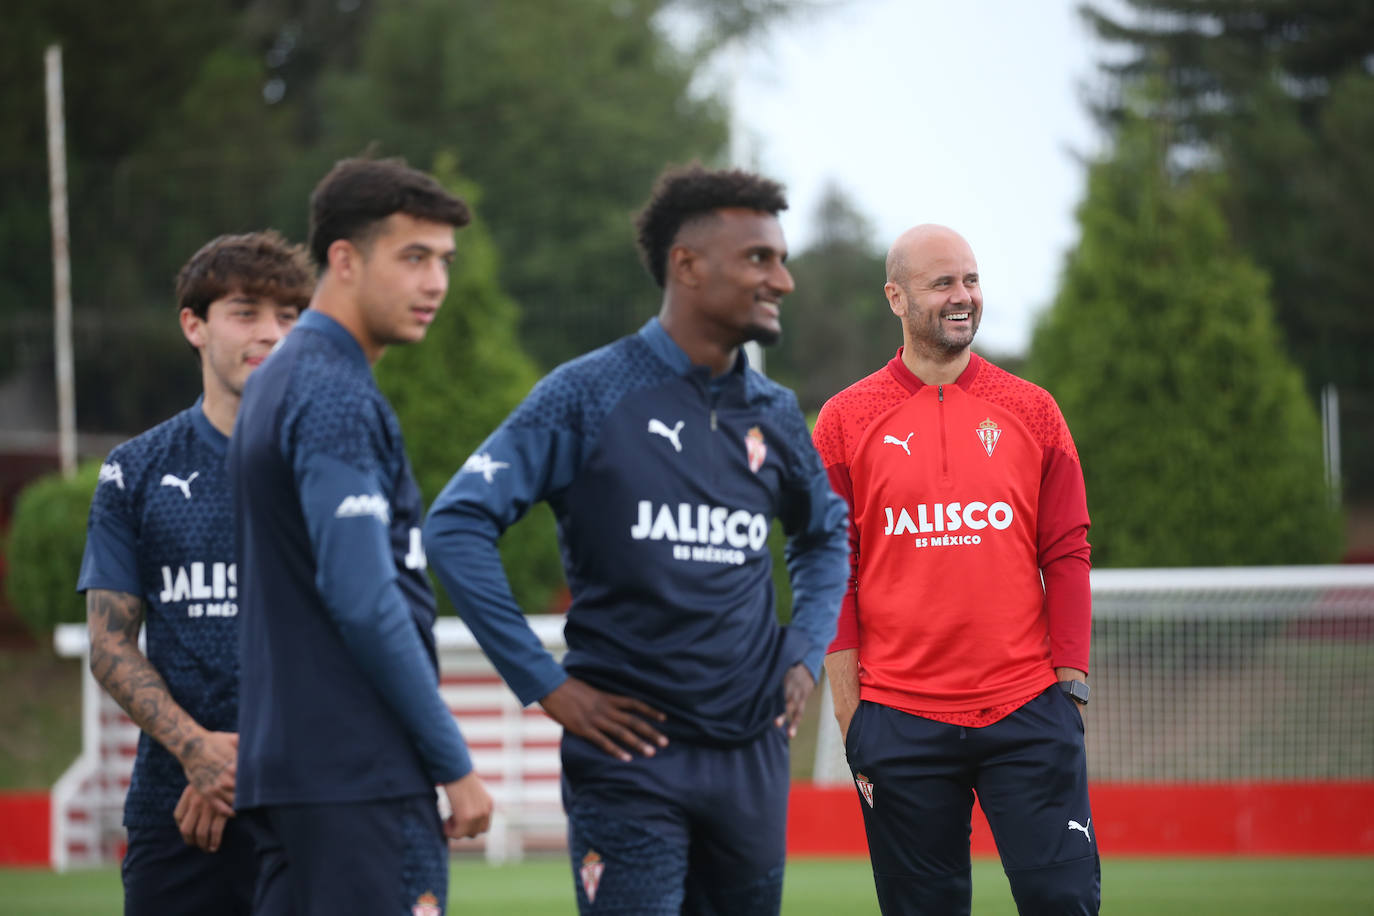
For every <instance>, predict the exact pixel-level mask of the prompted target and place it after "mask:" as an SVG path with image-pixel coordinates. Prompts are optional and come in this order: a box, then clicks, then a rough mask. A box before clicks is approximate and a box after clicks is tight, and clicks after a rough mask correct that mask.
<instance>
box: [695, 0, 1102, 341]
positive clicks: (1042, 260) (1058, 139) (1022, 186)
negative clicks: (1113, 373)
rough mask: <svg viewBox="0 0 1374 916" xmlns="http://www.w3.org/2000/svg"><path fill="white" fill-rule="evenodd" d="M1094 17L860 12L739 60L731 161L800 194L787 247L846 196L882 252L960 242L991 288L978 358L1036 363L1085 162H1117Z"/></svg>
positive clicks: (971, 10) (1071, 9) (803, 239)
mask: <svg viewBox="0 0 1374 916" xmlns="http://www.w3.org/2000/svg"><path fill="white" fill-rule="evenodd" d="M1078 2H1079V0H1034V2H1023V0H960V2H957V3H956V2H947V0H852V2H850V3H848V4H844V5H842V6H840V7H838V8H837V9H834V10H831V11H826V12H823V13H821V14H819V15H813V16H809V17H808V18H806V19H798V20H795V21H789V22H784V23H782V24H779V25H776V26H774V27H772V28H771V29H770V31H769V33H768V35H767V36H766V37H765V38H764V39H763V40H761V41H758V42H756V43H755V44H753V45H750V46H748V47H745V48H743V49H740V50H738V51H736V52H734V53H732V54H730V55H728V56H727V57H726V58H725V59H724V60H723V61H722V63H721V72H722V73H723V74H724V76H723V78H722V80H721V81H722V83H723V84H724V85H725V86H726V87H727V88H726V91H727V92H728V93H729V97H730V98H731V100H732V107H733V110H734V116H735V119H736V120H735V132H736V134H737V140H736V147H735V151H734V153H733V158H734V159H735V161H736V164H739V165H744V166H746V167H750V168H754V169H756V170H758V171H760V172H762V173H763V174H766V175H768V176H769V177H771V178H774V179H777V180H779V181H781V182H783V183H784V184H785V185H786V186H787V190H788V198H789V202H790V204H791V207H790V209H789V210H787V211H786V212H784V213H783V214H782V224H783V230H784V232H785V234H786V236H787V240H788V246H789V248H790V249H791V250H792V251H793V252H799V251H802V250H804V249H805V247H806V245H807V243H808V241H809V237H811V236H813V235H814V232H813V231H812V228H811V224H812V223H813V222H814V219H815V211H816V208H817V206H818V204H819V201H820V199H821V196H822V193H823V191H824V189H825V188H826V187H827V186H829V185H832V184H833V185H838V186H839V187H840V188H841V189H842V190H843V191H844V192H845V193H846V195H847V196H848V197H849V198H850V200H851V201H852V202H853V203H854V204H855V205H856V206H857V209H858V210H859V211H860V212H861V213H863V214H864V215H865V216H867V217H868V219H869V220H870V221H871V222H872V225H873V228H874V239H873V242H874V247H875V250H878V251H882V252H885V251H886V250H887V247H888V245H889V244H891V242H892V240H893V239H895V238H896V237H897V235H899V234H900V233H901V232H902V231H903V230H904V229H906V228H908V227H909V226H912V225H915V224H917V223H927V222H933V223H943V224H945V225H948V226H950V227H952V228H954V229H956V230H957V231H959V232H960V233H962V234H963V235H964V237H965V238H967V239H968V240H969V243H970V244H971V245H972V247H973V251H974V255H975V257H976V258H977V259H978V266H979V270H980V272H981V274H982V282H983V293H984V304H983V322H982V326H981V329H980V330H979V332H978V344H980V345H981V347H976V349H981V350H983V351H984V352H988V353H994V354H998V353H1000V354H1019V353H1024V352H1025V350H1026V349H1027V347H1028V345H1029V342H1030V334H1031V328H1032V322H1033V321H1034V318H1035V315H1036V313H1037V312H1039V311H1041V310H1042V309H1044V308H1045V307H1046V306H1047V305H1048V304H1049V303H1050V302H1051V300H1052V299H1053V298H1054V295H1055V291H1056V289H1057V286H1058V279H1059V274H1060V271H1061V269H1062V267H1063V263H1064V256H1065V254H1066V253H1067V252H1068V251H1069V250H1070V249H1071V248H1072V246H1073V245H1074V244H1075V242H1076V240H1077V238H1078V228H1077V222H1076V220H1075V217H1074V211H1075V208H1076V207H1077V205H1078V203H1079V202H1080V201H1081V199H1082V196H1083V192H1084V186H1085V178H1086V170H1085V168H1084V165H1083V159H1084V157H1090V156H1093V155H1096V154H1097V153H1099V152H1100V150H1101V148H1102V137H1101V132H1100V131H1099V130H1098V129H1097V128H1096V126H1095V125H1094V124H1093V123H1092V120H1091V118H1090V117H1089V115H1088V112H1087V109H1086V107H1085V105H1084V103H1083V91H1084V87H1085V86H1088V85H1092V84H1096V79H1095V74H1096V63H1097V61H1098V60H1099V59H1100V58H1101V57H1103V56H1104V54H1105V53H1106V52H1105V50H1104V49H1103V47H1102V46H1101V45H1100V43H1098V42H1096V40H1095V39H1093V38H1092V37H1091V36H1090V35H1089V33H1088V32H1087V30H1086V28H1085V27H1084V26H1083V25H1082V23H1081V21H1080V20H1079V18H1078V15H1077V13H1076V7H1077V4H1078ZM882 282H883V278H882V277H875V278H874V287H875V295H881V286H882Z"/></svg>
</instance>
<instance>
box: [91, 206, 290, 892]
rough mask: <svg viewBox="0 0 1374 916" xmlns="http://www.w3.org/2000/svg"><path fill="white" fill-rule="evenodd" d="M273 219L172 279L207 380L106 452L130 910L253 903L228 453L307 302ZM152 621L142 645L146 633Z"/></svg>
mask: <svg viewBox="0 0 1374 916" xmlns="http://www.w3.org/2000/svg"><path fill="white" fill-rule="evenodd" d="M314 282H315V275H314V271H313V270H311V268H310V264H309V262H308V260H307V259H306V256H305V251H304V249H302V248H301V247H300V246H292V245H288V244H287V243H286V241H285V240H284V239H283V238H282V237H281V236H279V235H278V234H277V233H275V232H270V231H269V232H254V233H249V234H246V235H224V236H220V237H219V238H216V239H214V240H213V241H211V242H209V243H208V244H206V245H205V246H204V247H202V248H201V249H200V250H199V251H197V252H196V253H195V255H193V256H192V257H191V259H190V260H189V261H188V262H187V263H186V265H185V266H184V267H182V269H181V272H180V273H179V274H178V276H177V280H176V300H177V308H178V312H179V315H180V321H181V331H182V334H184V335H185V337H186V340H187V342H188V343H189V344H190V345H191V347H192V349H194V350H195V351H196V353H197V354H198V358H199V360H200V374H201V383H202V387H203V393H202V395H201V397H200V398H198V399H197V400H196V403H195V404H193V405H192V406H191V407H188V408H187V409H186V410H183V411H182V412H181V413H179V414H177V415H176V416H175V417H172V418H171V419H170V420H168V421H166V422H165V423H162V424H160V425H158V426H155V427H153V428H152V429H150V430H148V431H147V432H145V433H143V434H142V435H140V436H138V437H136V438H134V439H131V440H130V441H128V442H126V443H124V444H123V445H120V446H119V447H118V448H116V449H115V450H114V451H113V452H112V453H111V454H110V457H109V458H108V459H106V461H105V464H104V465H103V466H102V467H101V468H100V482H99V483H98V484H97V485H96V490H95V497H94V499H93V500H92V502H91V515H90V522H89V527H88V533H87V538H86V552H85V556H84V557H83V558H82V563H81V574H80V579H79V581H78V585H77V588H78V589H79V590H81V591H83V592H85V594H86V617H87V624H88V627H89V630H90V640H91V672H92V673H93V674H94V675H95V678H96V680H97V681H99V683H100V685H101V686H102V687H103V688H104V689H105V690H106V692H108V693H109V694H110V696H112V697H113V698H114V699H115V701H116V702H117V703H119V705H120V706H122V707H123V708H124V710H125V711H126V712H127V713H128V714H129V717H130V718H132V719H133V720H134V722H135V723H137V724H138V726H139V727H140V728H141V729H142V730H143V731H142V734H140V735H139V740H138V752H137V756H136V757H135V758H134V772H133V778H132V780H131V782H130V784H129V792H128V795H127V796H126V797H125V802H124V825H125V827H127V828H128V831H129V847H128V852H127V854H126V855H125V856H124V862H123V868H122V870H123V879H124V912H125V913H127V914H131V916H132V914H141V913H147V914H176V913H187V914H191V913H195V914H219V913H223V914H246V913H248V912H249V908H250V906H251V904H252V900H253V887H254V883H255V880H256V876H257V865H256V863H255V861H254V851H253V844H252V842H251V840H250V839H249V837H248V835H247V833H246V832H245V831H244V828H243V827H242V825H241V824H240V823H238V822H237V821H236V820H233V819H232V818H233V813H234V809H233V804H234V781H235V780H234V777H235V763H234V760H235V754H236V748H237V742H238V735H237V730H238V726H237V724H236V716H237V712H238V710H237V701H238V695H239V665H238V604H237V597H238V595H237V576H236V566H235V561H234V541H233V514H232V505H231V503H232V500H231V496H230V490H229V481H228V478H227V477H226V475H225V470H224V456H225V451H226V449H227V448H228V442H229V439H228V437H229V433H230V431H231V430H232V429H233V425H234V418H235V416H237V414H238V410H239V402H240V399H241V396H242V394H243V386H244V382H245V381H246V379H247V378H248V375H249V373H251V372H253V371H254V370H256V369H257V367H258V366H259V365H260V364H261V363H262V361H263V360H264V359H265V358H266V357H267V354H268V353H270V352H271V350H272V348H273V347H274V346H275V345H276V344H277V343H278V341H280V340H281V338H282V337H283V335H285V334H286V332H287V331H289V330H290V329H291V327H292V325H294V324H295V323H296V319H297V317H298V316H299V315H300V312H301V310H302V309H304V308H305V307H306V306H307V305H308V304H309V302H310V294H311V290H312V289H313V287H314ZM145 622H146V624H147V628H148V632H147V653H146V654H145V653H144V652H143V651H142V650H141V649H140V648H139V645H138V636H139V630H140V629H142V628H143V625H144V623H145Z"/></svg>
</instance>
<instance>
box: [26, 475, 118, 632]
mask: <svg viewBox="0 0 1374 916" xmlns="http://www.w3.org/2000/svg"><path fill="white" fill-rule="evenodd" d="M99 473H100V462H98V461H92V462H90V463H88V464H84V465H82V466H81V468H80V469H79V470H78V471H77V474H76V476H75V477H74V478H72V479H71V480H66V479H64V478H63V477H62V475H61V474H49V475H47V476H45V477H40V478H38V479H37V480H35V481H34V482H33V483H31V484H29V485H28V486H27V487H25V488H24V490H23V492H21V493H20V494H19V499H18V500H17V501H16V502H15V506H14V516H13V518H12V519H11V520H10V532H9V537H8V539H7V541H6V543H5V558H6V562H7V563H8V565H9V574H8V575H7V576H6V578H5V593H6V595H7V597H8V598H9V601H10V604H11V605H12V606H13V607H14V609H15V611H16V612H17V613H18V614H19V617H20V618H21V619H22V620H23V621H24V623H25V624H26V625H27V626H28V628H29V630H30V632H32V633H33V634H34V635H35V636H37V637H39V638H40V639H43V638H46V637H47V635H48V634H49V633H51V632H52V629H53V627H55V626H57V624H59V623H85V621H86V603H85V601H83V600H82V598H81V596H80V595H78V594H77V593H76V577H77V574H78V573H79V572H80V571H81V552H82V550H84V549H85V546H86V516H87V515H88V514H89V513H90V511H91V495H92V494H93V493H94V492H95V485H96V480H97V479H98V477H99Z"/></svg>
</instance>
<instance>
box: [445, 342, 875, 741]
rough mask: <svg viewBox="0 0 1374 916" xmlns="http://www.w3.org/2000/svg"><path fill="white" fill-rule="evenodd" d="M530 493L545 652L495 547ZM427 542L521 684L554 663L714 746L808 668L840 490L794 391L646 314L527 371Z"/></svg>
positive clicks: (556, 675) (457, 596) (831, 621)
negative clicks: (540, 543)
mask: <svg viewBox="0 0 1374 916" xmlns="http://www.w3.org/2000/svg"><path fill="white" fill-rule="evenodd" d="M540 500H546V501H547V502H548V503H549V505H550V507H552V509H553V512H554V515H555V517H556V518H557V521H558V533H559V541H560V545H561V547H562V552H563V563H564V569H565V572H566V575H567V579H568V586H569V589H570V590H571V593H572V605H571V607H570V608H569V611H568V619H567V624H566V627H565V636H566V638H567V643H568V653H567V655H566V656H565V657H564V660H563V665H562V666H561V667H560V665H559V664H558V663H557V662H556V661H555V660H554V659H553V657H552V656H551V655H550V654H549V653H548V652H547V651H546V650H545V649H544V648H543V647H542V646H541V645H540V643H539V641H538V639H537V638H536V637H535V636H534V633H533V632H532V631H531V630H530V628H529V626H528V625H527V624H526V622H525V620H524V618H523V616H522V615H521V612H520V609H519V607H518V606H517V605H516V603H515V601H514V599H513V597H512V596H511V592H510V587H509V583H508V582H507V581H506V578H505V574H504V571H503V569H502V567H501V562H500V556H499V554H498V553H497V549H496V542H497V539H498V538H499V537H500V535H501V533H502V532H503V531H504V530H505V529H506V528H507V527H508V526H510V525H511V524H512V523H514V522H515V521H516V520H517V519H519V518H520V517H521V516H522V515H523V514H524V513H525V512H526V511H527V510H528V509H529V507H530V506H531V505H533V504H534V503H536V502H539V501H540ZM774 518H779V519H781V520H782V523H783V528H784V531H785V532H786V533H787V535H788V546H787V562H788V567H789V572H790V574H791V583H792V591H793V616H792V624H791V626H789V627H780V626H779V625H778V623H777V620H776V617H775V614H774V596H773V580H772V557H771V555H770V553H769V550H768V545H767V543H766V541H767V536H768V531H769V527H770V526H771V524H772V521H773V519H774ZM425 549H426V551H427V553H428V555H429V556H430V557H432V558H433V560H434V565H435V572H436V573H437V574H438V576H439V579H440V581H441V582H442V583H443V585H444V587H445V589H447V590H448V592H449V594H450V596H451V597H452V598H453V602H454V605H455V606H456V607H457V609H458V612H459V614H460V615H462V617H463V620H464V621H465V622H466V623H467V624H468V626H469V627H470V628H471V629H472V631H473V633H474V635H475V636H476V637H477V639H478V642H479V643H480V644H481V646H482V649H483V650H484V651H485V652H486V653H487V655H488V656H490V658H491V659H492V662H493V663H494V664H495V665H496V667H497V669H498V670H499V671H500V672H501V675H502V677H504V678H505V680H506V682H507V683H508V684H510V686H511V688H512V689H513V690H514V691H515V693H516V695H517V696H519V698H520V699H521V701H522V702H525V703H530V702H533V701H535V700H539V699H542V698H543V697H544V696H546V695H547V694H548V693H549V692H550V691H552V690H553V689H554V688H556V687H558V686H559V685H560V684H561V683H562V682H563V681H564V680H565V679H566V678H567V676H568V675H569V674H571V675H573V676H575V677H577V678H579V679H582V680H585V681H587V682H588V683H590V684H592V685H594V686H596V687H598V688H601V689H603V690H608V691H612V692H615V693H619V694H624V695H627V696H632V697H637V698H639V699H642V700H644V701H645V702H646V703H649V704H650V705H652V706H654V707H655V708H657V709H659V710H661V711H662V712H664V713H665V714H666V715H667V716H668V720H667V722H666V723H665V724H664V725H663V726H662V730H663V731H664V733H665V734H667V735H669V736H670V737H672V738H675V739H683V740H688V741H695V742H699V743H706V744H716V745H726V746H729V745H736V744H742V743H745V742H747V741H750V740H752V739H754V738H755V737H757V736H758V735H760V734H762V733H763V731H764V730H765V729H766V728H767V727H768V725H769V723H771V722H772V721H773V720H774V719H775V718H776V717H777V716H778V715H779V714H780V713H781V712H782V710H783V705H784V704H783V695H782V678H783V674H784V672H785V671H786V669H787V668H789V667H791V666H792V665H794V664H796V663H797V662H805V663H806V665H807V667H808V669H809V670H810V671H811V674H812V676H813V677H816V676H818V675H819V671H820V666H821V661H822V659H823V657H824V654H825V650H826V647H827V646H828V644H829V642H830V640H831V638H832V637H833V636H834V632H835V620H836V617H837V615H838V612H839V607H840V600H841V597H842V596H843V593H844V589H845V585H846V582H847V579H848V576H849V562H848V520H847V514H846V509H845V505H844V502H843V500H841V499H840V498H839V497H838V496H836V495H835V493H834V492H833V491H832V490H831V488H830V484H829V482H828V480H827V478H826V475H825V471H824V469H823V468H822V466H821V462H820V459H819V457H818V456H817V454H816V451H815V448H814V447H813V445H812V443H811V437H810V435H809V433H808V432H807V428H806V422H805V420H804V419H803V418H802V415H801V412H800V410H799V409H798V407H797V401H796V397H795V396H794V395H793V393H792V392H791V391H790V390H788V389H786V388H784V387H782V386H780V385H778V384H776V383H774V382H771V381H769V380H768V379H767V378H765V377H764V376H762V375H760V374H759V373H757V372H754V371H753V370H750V369H749V368H748V366H747V362H746V360H745V359H744V356H743V354H742V353H741V354H740V357H739V359H738V360H737V362H736V364H735V366H734V368H733V369H732V370H731V371H730V372H728V373H726V374H725V375H724V376H722V377H721V378H720V379H717V380H715V382H712V380H711V379H710V377H709V370H708V369H707V368H706V367H702V366H695V367H694V366H692V365H691V362H690V360H689V359H688V357H687V354H686V353H685V352H683V350H682V349H681V348H680V347H678V346H677V344H676V343H674V342H673V340H672V338H670V337H669V336H668V333H667V332H666V331H665V330H664V329H663V327H662V326H661V325H660V324H659V322H658V320H657V319H651V320H650V321H649V322H648V323H647V324H646V325H645V326H644V327H643V328H642V329H641V330H640V331H639V332H638V333H637V334H633V335H630V336H628V337H625V338H622V339H621V340H619V341H616V342H615V343H612V344H610V345H608V346H606V347H603V348H601V349H599V350H596V351H593V352H591V353H588V354H586V355H585V356H582V357H580V358H578V359H575V360H573V361H572V362H569V363H565V364H564V365H562V366H560V367H558V368H557V369H555V370H554V371H553V372H552V373H550V374H549V375H548V376H547V377H546V378H544V379H543V380H542V381H541V382H540V383H539V384H538V385H536V386H535V388H534V390H533V391H532V392H530V395H529V396H528V397H527V398H526V399H525V401H524V402H523V403H522V404H520V406H519V407H517V408H516V409H515V410H514V411H513V412H512V413H511V415H510V416H509V417H507V418H506V420H505V422H503V423H502V424H501V426H500V427H499V428H498V429H497V430H496V431H495V432H494V433H492V435H491V436H490V437H489V438H488V439H487V440H486V441H485V442H484V443H483V444H482V445H481V446H480V447H479V448H478V450H477V451H476V453H474V454H473V455H472V456H471V457H470V458H468V460H467V461H466V462H465V463H464V464H463V466H462V467H461V468H460V469H459V470H458V472H457V473H456V474H455V475H454V476H453V478H452V479H451V480H450V481H449V483H448V485H447V486H446V487H445V488H444V491H443V493H441V494H440V495H439V498H438V499H437V500H436V501H435V503H434V505H433V507H432V508H431V510H430V514H429V518H428V520H427V521H426V523H425ZM565 672H566V673H565Z"/></svg>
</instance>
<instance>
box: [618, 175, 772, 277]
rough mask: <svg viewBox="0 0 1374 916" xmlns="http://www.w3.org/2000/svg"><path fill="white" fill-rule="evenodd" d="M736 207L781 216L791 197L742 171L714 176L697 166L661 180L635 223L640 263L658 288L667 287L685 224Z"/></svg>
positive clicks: (767, 180)
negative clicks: (670, 255)
mask: <svg viewBox="0 0 1374 916" xmlns="http://www.w3.org/2000/svg"><path fill="white" fill-rule="evenodd" d="M734 207H738V208H742V209H745V210H757V211H759V212H760V213H771V214H772V215H774V216H777V215H778V213H779V211H782V210H786V209H787V197H786V196H785V195H784V193H783V187H782V185H780V184H778V183H777V182H776V181H771V180H769V179H767V178H764V177H762V176H760V175H755V174H754V173H753V172H745V171H743V170H741V169H721V170H719V171H712V170H709V169H706V168H703V167H702V166H701V164H700V163H695V162H694V163H692V164H691V165H687V166H683V167H680V168H670V169H668V170H667V171H665V172H664V173H663V174H662V175H660V176H659V177H658V181H657V182H655V183H654V190H653V192H652V193H651V194H650V195H649V202H648V203H646V204H645V205H644V209H643V210H641V211H640V212H639V216H637V217H636V218H635V232H636V242H637V244H638V247H639V257H640V260H642V261H643V262H644V266H645V268H647V269H648V271H649V275H650V276H652V277H653V278H654V282H655V283H657V284H658V285H659V286H660V287H662V286H663V284H664V279H665V275H666V273H667V266H668V250H669V249H670V248H672V246H673V240H674V239H676V238H677V234H678V232H679V231H680V230H681V229H682V227H683V225H684V224H686V223H689V222H692V221H693V220H695V219H698V218H699V217H703V216H707V215H709V214H710V213H711V212H713V211H715V210H723V209H727V208H734Z"/></svg>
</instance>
